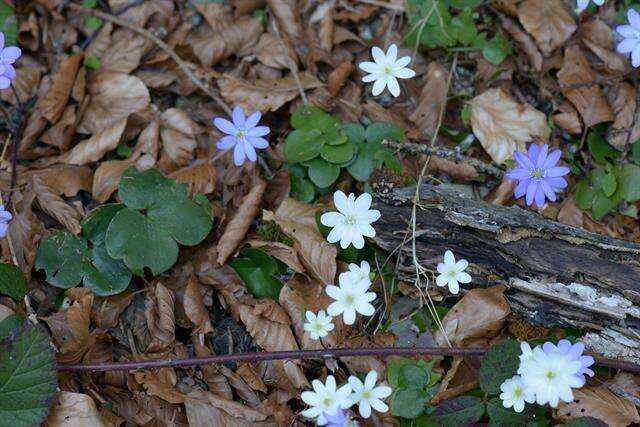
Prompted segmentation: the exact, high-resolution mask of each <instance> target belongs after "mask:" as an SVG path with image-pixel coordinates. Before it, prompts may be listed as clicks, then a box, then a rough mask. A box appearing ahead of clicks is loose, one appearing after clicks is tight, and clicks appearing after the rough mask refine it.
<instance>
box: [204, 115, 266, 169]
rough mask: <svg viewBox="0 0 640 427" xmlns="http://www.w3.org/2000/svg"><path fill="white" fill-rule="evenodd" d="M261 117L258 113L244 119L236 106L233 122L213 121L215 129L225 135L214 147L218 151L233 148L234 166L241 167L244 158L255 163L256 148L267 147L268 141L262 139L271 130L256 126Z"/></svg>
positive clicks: (218, 119)
mask: <svg viewBox="0 0 640 427" xmlns="http://www.w3.org/2000/svg"><path fill="white" fill-rule="evenodd" d="M261 117H262V114H261V113H260V111H256V112H254V113H253V114H251V115H250V116H249V117H245V115H244V110H243V109H242V107H239V106H238V107H236V108H234V109H233V116H232V120H233V122H230V121H229V120H227V119H223V118H220V117H218V118H215V119H214V120H213V124H214V125H215V127H217V128H218V129H219V130H220V132H223V133H225V134H227V135H226V136H223V137H222V138H221V139H220V141H218V143H217V144H216V147H218V150H229V149H231V148H233V162H234V163H235V165H236V166H241V165H242V164H243V163H244V159H245V158H248V159H249V160H250V161H252V162H255V161H256V160H257V158H258V156H257V154H256V148H258V149H263V148H267V147H268V146H269V141H267V140H266V139H264V138H262V137H263V136H265V135H267V134H268V133H269V132H270V131H271V130H270V129H269V127H268V126H257V124H258V122H259V121H260V118H261Z"/></svg>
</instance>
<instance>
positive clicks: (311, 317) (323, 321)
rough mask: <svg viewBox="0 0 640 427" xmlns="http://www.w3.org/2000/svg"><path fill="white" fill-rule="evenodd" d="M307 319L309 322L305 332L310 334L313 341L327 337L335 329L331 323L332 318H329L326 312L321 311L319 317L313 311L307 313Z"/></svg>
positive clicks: (306, 324) (305, 326) (306, 323)
mask: <svg viewBox="0 0 640 427" xmlns="http://www.w3.org/2000/svg"><path fill="white" fill-rule="evenodd" d="M305 317H306V318H307V321H306V322H305V323H304V325H303V327H304V330H305V331H307V332H309V336H310V337H311V339H312V340H317V339H318V338H322V337H326V336H327V334H328V333H329V332H331V331H332V330H333V328H334V325H333V323H331V316H327V314H326V313H325V312H324V310H320V311H319V312H318V315H317V316H316V315H315V314H313V312H312V311H307V312H306V313H305Z"/></svg>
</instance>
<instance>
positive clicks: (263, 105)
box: [218, 73, 323, 113]
mask: <svg viewBox="0 0 640 427" xmlns="http://www.w3.org/2000/svg"><path fill="white" fill-rule="evenodd" d="M300 84H301V85H302V87H303V88H304V89H314V88H318V87H322V86H323V83H322V82H321V81H320V80H318V79H317V78H315V77H314V76H312V75H311V74H309V73H300ZM218 85H219V86H220V93H221V94H222V96H223V97H224V99H225V100H226V101H228V102H230V103H232V104H234V105H239V106H241V107H242V108H244V110H245V111H246V112H253V111H256V110H260V111H262V112H263V113H264V112H267V111H276V110H278V108H280V107H282V106H283V105H284V104H286V103H287V102H289V101H291V100H293V99H295V98H297V97H298V96H299V92H298V87H297V85H296V82H295V79H294V78H293V77H291V76H288V77H284V78H282V79H278V80H256V81H254V82H249V81H247V80H243V79H240V78H237V77H233V76H231V75H229V74H225V75H223V76H222V77H221V78H219V79H218Z"/></svg>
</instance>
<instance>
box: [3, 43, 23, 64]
mask: <svg viewBox="0 0 640 427" xmlns="http://www.w3.org/2000/svg"><path fill="white" fill-rule="evenodd" d="M21 55H22V51H21V50H20V48H19V47H16V46H10V47H8V48H6V49H2V53H0V61H2V62H3V63H5V64H13V63H14V62H16V60H17V59H18V58H20V56H21Z"/></svg>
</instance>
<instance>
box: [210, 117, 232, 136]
mask: <svg viewBox="0 0 640 427" xmlns="http://www.w3.org/2000/svg"><path fill="white" fill-rule="evenodd" d="M213 125H214V126H215V127H217V128H218V129H219V130H220V132H224V133H226V134H228V135H235V133H236V132H237V131H238V129H237V128H236V127H235V126H234V124H233V123H231V122H230V121H229V120H227V119H223V118H221V117H216V118H215V119H213Z"/></svg>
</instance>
